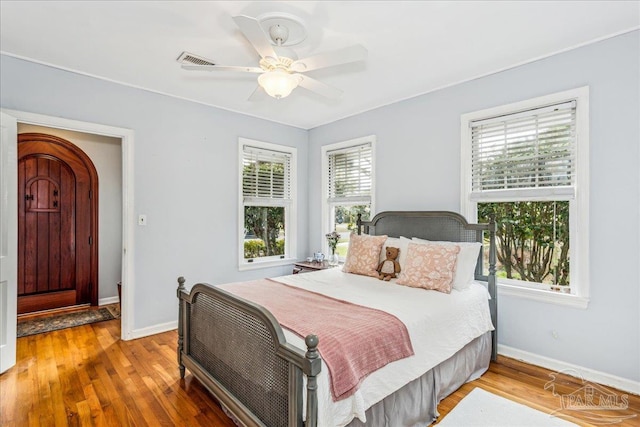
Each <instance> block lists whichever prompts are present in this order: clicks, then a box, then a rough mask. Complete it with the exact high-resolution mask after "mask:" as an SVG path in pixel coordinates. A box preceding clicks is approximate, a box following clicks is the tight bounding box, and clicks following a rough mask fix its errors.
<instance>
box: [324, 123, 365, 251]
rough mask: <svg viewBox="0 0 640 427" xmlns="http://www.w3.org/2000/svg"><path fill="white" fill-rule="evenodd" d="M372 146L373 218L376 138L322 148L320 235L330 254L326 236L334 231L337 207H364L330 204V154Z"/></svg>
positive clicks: (351, 140)
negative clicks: (362, 146) (365, 145)
mask: <svg viewBox="0 0 640 427" xmlns="http://www.w3.org/2000/svg"><path fill="white" fill-rule="evenodd" d="M364 144H370V145H371V194H370V199H371V202H370V210H371V217H372V218H373V215H374V213H375V194H376V191H375V188H376V160H375V159H376V136H375V135H368V136H363V137H360V138H355V139H350V140H347V141H341V142H335V143H332V144H327V145H323V146H322V147H321V152H322V180H321V181H322V192H321V194H322V196H321V197H322V209H321V210H322V229H321V231H322V234H321V235H320V239H321V240H320V241H321V242H322V251H323V252H324V253H326V254H329V252H330V249H329V243H328V242H327V239H326V237H325V236H326V234H328V233H331V232H332V231H333V230H334V224H333V222H334V221H335V218H334V211H335V207H336V206H358V205H362V204H363V203H362V202H361V201H357V202H355V201H354V202H352V203H350V202H329V153H330V152H332V151H336V150H344V149H348V148H352V147H357V146H359V145H364ZM340 261H344V258H343V257H340Z"/></svg>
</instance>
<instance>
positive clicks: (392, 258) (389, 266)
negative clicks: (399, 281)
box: [377, 247, 400, 282]
mask: <svg viewBox="0 0 640 427" xmlns="http://www.w3.org/2000/svg"><path fill="white" fill-rule="evenodd" d="M386 254H387V258H386V259H385V260H384V261H382V262H381V263H380V265H378V269H377V271H378V279H380V280H384V281H386V282H388V281H389V280H391V279H395V278H396V274H398V273H400V263H399V262H398V261H396V259H397V258H398V255H399V254H400V249H399V248H393V247H387V252H386Z"/></svg>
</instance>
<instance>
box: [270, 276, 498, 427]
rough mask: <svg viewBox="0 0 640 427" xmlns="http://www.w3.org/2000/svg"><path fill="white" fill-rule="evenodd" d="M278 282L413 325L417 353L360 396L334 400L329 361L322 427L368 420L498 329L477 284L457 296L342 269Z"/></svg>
mask: <svg viewBox="0 0 640 427" xmlns="http://www.w3.org/2000/svg"><path fill="white" fill-rule="evenodd" d="M274 280H276V281H279V282H281V283H285V284H288V285H292V286H298V287H300V288H304V289H308V290H310V291H314V292H318V293H321V294H324V295H328V296H331V297H333V298H338V299H342V300H345V301H349V302H352V303H354V304H360V305H363V306H367V307H372V308H376V309H380V310H384V311H387V312H389V313H391V314H393V315H395V316H396V317H397V318H398V319H400V320H401V321H402V322H403V323H404V324H405V325H406V326H407V329H408V331H409V336H410V337H411V343H412V345H413V349H414V351H415V355H414V356H411V357H408V358H405V359H402V360H398V361H396V362H393V363H390V364H389V365H387V366H385V367H383V368H382V369H380V370H378V371H376V372H374V373H372V374H371V375H369V376H368V377H367V378H366V379H365V380H364V381H363V382H362V384H361V386H360V389H359V390H358V391H357V392H356V393H355V394H353V395H352V396H350V397H348V398H346V399H343V400H340V401H338V402H333V400H332V398H331V393H330V387H329V375H328V372H327V367H326V365H325V364H324V363H323V364H322V371H321V373H320V376H319V378H318V426H320V427H323V426H326V427H334V426H336V427H341V426H344V425H346V424H348V423H349V422H350V421H351V420H352V419H353V418H354V417H357V418H359V419H360V420H361V421H363V422H366V417H365V411H366V410H367V409H368V408H369V407H370V406H372V405H374V404H375V403H377V402H379V401H380V400H382V399H383V398H385V397H386V396H388V395H390V394H392V393H393V392H395V391H396V390H398V389H400V388H402V387H403V386H404V385H406V384H408V383H409V382H411V381H413V380H414V379H416V378H418V377H420V376H422V375H423V374H424V373H426V372H427V371H428V370H430V369H431V368H433V367H434V366H436V365H438V364H439V363H441V362H443V361H444V360H446V359H448V358H449V357H451V356H453V355H454V354H455V353H456V352H457V351H458V350H460V349H461V348H462V347H464V346H465V345H466V344H467V343H469V342H470V341H472V340H473V339H475V338H477V337H479V336H480V335H482V334H484V333H485V332H488V331H492V330H493V325H492V324H491V316H490V313H489V305H488V298H489V293H488V292H487V290H486V288H485V287H484V286H482V285H481V284H477V283H474V284H473V285H472V286H471V287H469V288H468V289H466V290H464V291H457V290H455V289H454V290H452V291H451V294H444V293H441V292H437V291H427V290H424V289H416V288H410V287H406V286H401V285H396V284H395V283H394V282H393V281H391V282H383V281H381V280H378V279H376V278H371V277H366V276H359V275H355V274H348V273H343V272H342V271H340V269H339V268H332V269H327V270H322V271H318V272H313V273H306V274H296V275H290V276H282V277H277V278H274ZM284 333H285V337H286V339H287V342H289V343H291V344H292V345H295V346H297V347H299V348H301V349H302V350H305V351H306V347H305V345H304V340H303V339H302V338H300V337H298V336H297V335H295V334H293V333H292V332H290V331H288V330H286V329H285V330H284Z"/></svg>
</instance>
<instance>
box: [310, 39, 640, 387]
mask: <svg viewBox="0 0 640 427" xmlns="http://www.w3.org/2000/svg"><path fill="white" fill-rule="evenodd" d="M428 72H429V70H425V73H428ZM639 80H640V33H639V32H638V31H636V32H633V33H629V34H626V35H622V36H619V37H615V38H612V39H609V40H605V41H602V42H599V43H596V44H592V45H589V46H586V47H582V48H579V49H575V50H572V51H569V52H566V53H562V54H559V55H555V56H553V57H550V58H547V59H544V60H540V61H537V62H534V63H530V64H527V65H523V66H520V67H517V68H514V69H511V70H508V71H504V72H501V73H497V74H494V75H491V76H488V77H483V78H479V79H476V80H473V81H470V82H467V83H464V84H459V85H456V86H453V87H449V88H446V89H443V90H440V91H437V92H433V93H430V94H426V95H423V96H419V97H416V98H413V99H410V100H407V101H404V102H400V103H397V104H393V105H389V106H386V107H382V108H378V109H376V110H372V111H369V112H366V113H363V114H359V115H357V116H355V117H351V118H347V119H344V120H340V121H338V122H334V123H331V124H328V125H325V126H321V127H318V128H316V129H313V130H311V131H310V133H309V159H310V163H309V194H320V188H319V185H320V184H319V182H320V161H321V159H320V150H321V148H320V147H321V146H322V145H325V144H329V143H333V142H337V141H343V140H348V139H352V138H356V137H360V136H364V135H370V134H374V135H376V136H377V147H376V149H377V155H376V185H377V191H376V200H377V202H376V203H377V206H376V210H377V211H378V212H379V211H384V210H405V209H406V210H411V209H425V210H440V209H442V210H453V211H459V209H460V115H461V114H463V113H467V112H472V111H477V110H481V109H485V108H489V107H493V106H497V105H504V104H508V103H511V102H516V101H522V100H526V99H530V98H534V97H537V96H542V95H547V94H550V93H554V92H560V91H564V90H567V89H572V88H576V87H581V86H585V85H588V86H589V88H590V103H591V111H590V137H591V146H590V163H591V168H590V180H591V185H590V197H591V200H590V216H591V218H590V219H591V224H590V230H589V231H590V248H591V254H590V260H589V261H590V275H591V303H590V304H589V307H588V309H586V310H580V309H573V308H566V307H561V306H557V305H552V304H547V303H541V302H535V301H530V300H523V299H519V298H515V297H506V296H505V297H503V298H501V300H500V304H499V315H500V317H499V326H500V338H499V339H500V343H501V344H503V345H507V346H510V347H514V348H517V349H520V350H524V351H527V352H531V353H534V354H537V355H542V356H546V357H549V358H553V359H556V360H560V361H563V362H567V363H571V364H576V365H579V366H582V367H587V368H591V369H595V370H598V371H602V372H605V373H608V374H612V375H616V376H619V377H623V378H626V379H631V380H635V381H639V380H640V316H639V312H640V285H639V279H638V277H639V273H640V271H639V268H638V265H639V261H640V249H639V244H640V229H639V227H640V212H639V207H640V198H639V195H640V175H639V173H640V172H639V171H640V163H639V161H640V152H639V147H640V129H639V119H640V106H639V105H640V83H639ZM392 83H393V82H390V84H392ZM320 203H321V201H320V199H319V198H318V197H313V198H311V199H310V200H309V215H310V217H309V224H310V230H313V232H312V233H310V236H309V242H310V244H311V247H319V245H320V241H321V235H320V232H319V231H317V230H321V219H320ZM552 330H555V331H557V332H558V339H554V338H553V336H552Z"/></svg>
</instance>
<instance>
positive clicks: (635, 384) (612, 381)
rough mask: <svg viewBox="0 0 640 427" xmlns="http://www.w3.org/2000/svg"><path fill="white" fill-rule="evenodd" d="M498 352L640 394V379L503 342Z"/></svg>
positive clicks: (499, 345) (586, 379)
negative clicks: (541, 354)
mask: <svg viewBox="0 0 640 427" xmlns="http://www.w3.org/2000/svg"><path fill="white" fill-rule="evenodd" d="M498 353H499V354H501V355H503V356H507V357H511V358H512V359H517V360H521V361H523V362H526V363H530V364H532V365H536V366H541V367H543V368H546V369H551V370H553V371H555V372H562V373H563V374H567V375H571V376H575V377H579V376H582V379H584V380H585V381H591V382H595V383H598V384H602V385H605V386H609V387H614V388H617V389H619V390H622V391H627V392H629V393H633V394H638V395H640V382H639V381H633V380H630V379H627V378H622V377H618V376H616V375H611V374H608V373H606V372H601V371H596V370H594V369H590V368H584V367H582V366H578V365H574V364H571V363H567V362H563V361H561V360H556V359H552V358H550V357H546V356H540V355H538V354H534V353H529V352H528V351H524V350H519V349H517V348H513V347H509V346H506V345H502V344H498Z"/></svg>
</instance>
